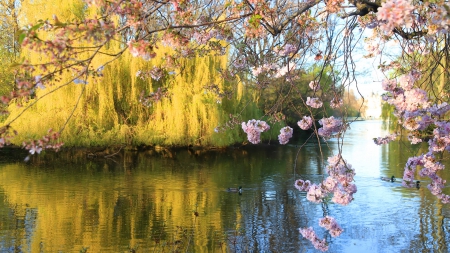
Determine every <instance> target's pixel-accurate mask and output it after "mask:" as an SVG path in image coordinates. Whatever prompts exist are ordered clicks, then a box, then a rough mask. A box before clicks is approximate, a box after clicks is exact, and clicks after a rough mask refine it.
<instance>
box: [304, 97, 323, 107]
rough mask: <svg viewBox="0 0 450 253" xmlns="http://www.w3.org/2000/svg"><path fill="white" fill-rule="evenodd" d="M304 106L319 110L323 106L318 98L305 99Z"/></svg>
mask: <svg viewBox="0 0 450 253" xmlns="http://www.w3.org/2000/svg"><path fill="white" fill-rule="evenodd" d="M306 105H308V106H310V107H312V108H320V107H322V105H323V102H322V101H321V100H320V99H319V98H311V97H307V98H306Z"/></svg>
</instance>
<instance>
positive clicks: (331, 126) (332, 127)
mask: <svg viewBox="0 0 450 253" xmlns="http://www.w3.org/2000/svg"><path fill="white" fill-rule="evenodd" d="M319 124H320V125H322V127H321V128H319V130H318V133H319V135H320V136H322V137H323V138H330V137H331V136H332V135H335V134H337V133H339V132H340V131H341V130H343V128H344V126H343V124H342V121H341V120H339V119H335V118H334V117H333V116H331V117H329V118H323V119H321V120H319Z"/></svg>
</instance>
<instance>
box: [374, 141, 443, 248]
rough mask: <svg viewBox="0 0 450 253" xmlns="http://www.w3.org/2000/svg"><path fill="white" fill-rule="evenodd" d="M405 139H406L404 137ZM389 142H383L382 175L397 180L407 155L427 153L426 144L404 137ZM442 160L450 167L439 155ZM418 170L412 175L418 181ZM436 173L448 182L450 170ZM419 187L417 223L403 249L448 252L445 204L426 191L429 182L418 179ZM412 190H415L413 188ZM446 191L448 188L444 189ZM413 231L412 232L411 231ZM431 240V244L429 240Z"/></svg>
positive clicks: (407, 193) (400, 177)
mask: <svg viewBox="0 0 450 253" xmlns="http://www.w3.org/2000/svg"><path fill="white" fill-rule="evenodd" d="M404 139H406V138H404ZM404 139H402V140H401V141H397V142H391V143H389V144H388V145H384V146H383V147H382V149H383V158H382V159H383V160H384V161H387V162H386V163H385V164H386V165H387V168H386V169H387V172H385V174H386V175H395V176H396V177H397V178H398V180H400V181H401V180H402V177H403V169H404V166H405V163H406V161H407V159H408V157H409V156H415V155H420V154H422V153H426V152H427V146H426V145H413V146H411V145H410V144H408V143H407V141H406V140H404ZM442 161H443V163H444V164H445V166H446V167H447V168H449V167H450V162H449V161H448V159H446V157H442ZM419 170H420V168H418V170H417V171H416V178H417V179H419V180H422V178H420V177H419V173H418V171H419ZM440 176H441V177H442V178H443V179H446V180H447V181H450V173H449V171H448V170H444V171H442V173H441V174H440ZM421 182H422V183H421V187H422V189H420V190H418V192H419V194H418V195H419V197H420V199H421V200H420V201H418V202H419V203H420V205H419V206H418V210H417V212H418V218H419V220H418V222H417V232H416V231H412V236H411V238H412V239H411V241H410V242H409V248H407V249H405V250H406V251H410V250H411V249H412V251H413V252H448V251H449V248H448V245H449V244H450V231H449V224H450V217H446V216H445V214H443V212H444V211H445V210H446V209H448V206H447V205H443V204H442V203H441V202H440V201H439V200H438V199H437V198H436V197H435V196H433V195H432V194H431V193H430V191H429V190H428V189H427V188H426V186H427V185H428V183H429V181H421ZM414 190H415V189H414ZM446 190H448V188H447V189H446ZM402 193H403V195H404V196H405V197H406V198H407V199H409V198H410V197H407V196H408V195H409V190H408V189H404V190H403V191H402ZM414 232H416V233H414ZM430 242H431V243H430Z"/></svg>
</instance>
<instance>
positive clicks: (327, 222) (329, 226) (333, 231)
mask: <svg viewBox="0 0 450 253" xmlns="http://www.w3.org/2000/svg"><path fill="white" fill-rule="evenodd" d="M319 226H321V227H323V228H325V229H326V230H328V231H329V232H330V235H331V236H332V237H338V236H339V235H341V233H342V232H343V231H344V230H343V229H342V228H341V226H339V224H338V223H337V222H336V219H334V218H333V217H331V216H328V215H327V216H325V217H324V218H322V219H320V220H319Z"/></svg>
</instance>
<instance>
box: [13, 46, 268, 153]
mask: <svg viewBox="0 0 450 253" xmlns="http://www.w3.org/2000/svg"><path fill="white" fill-rule="evenodd" d="M164 50H167V49H160V50H159V51H158V54H163V53H164ZM107 60H108V59H107V58H106V57H105V58H104V59H102V58H101V57H100V58H99V59H97V60H96V61H97V62H95V63H94V66H99V63H98V62H104V61H107ZM226 61H227V58H226V56H220V57H218V56H210V57H202V58H193V59H188V60H183V62H182V63H181V65H182V68H181V69H183V71H181V72H180V73H176V74H175V75H174V76H173V77H171V76H169V78H167V79H165V80H160V81H154V80H152V79H146V80H142V79H140V78H138V77H136V76H135V73H136V72H137V71H138V70H140V69H144V70H145V69H149V68H151V67H152V66H159V65H160V64H161V62H160V61H159V60H152V61H150V62H144V61H142V60H141V59H139V58H134V57H131V56H130V55H129V54H125V55H123V56H122V57H121V58H120V59H118V60H117V61H115V62H113V63H111V64H110V65H108V66H107V67H106V68H105V70H104V71H103V74H104V76H103V78H101V79H97V80H92V79H90V80H88V84H87V85H83V84H78V85H76V84H69V85H67V86H65V87H63V88H61V89H59V90H57V91H55V92H54V93H53V94H51V95H49V96H46V97H43V98H41V100H40V101H39V102H38V103H37V104H36V105H34V106H32V107H31V108H30V109H29V110H27V111H26V112H25V113H24V114H23V115H22V116H21V118H19V119H18V120H17V121H15V122H14V124H13V125H12V126H13V128H14V129H16V130H17V131H18V132H19V133H20V134H21V135H20V136H19V137H20V138H17V139H16V140H15V142H16V143H17V142H21V141H22V140H23V137H25V139H28V138H40V137H41V136H43V135H44V134H45V132H46V131H47V130H48V129H49V128H53V129H54V130H59V129H60V128H61V127H62V126H63V125H64V123H65V121H66V120H67V119H68V118H69V117H70V115H71V113H72V110H73V109H74V107H75V106H76V104H77V101H78V97H79V96H80V94H81V93H82V92H83V94H82V95H81V98H80V102H79V104H78V106H77V107H76V109H75V111H74V114H73V116H72V118H71V119H70V121H69V122H68V124H67V126H66V127H65V129H64V131H63V134H62V140H63V141H64V142H65V143H66V145H77V146H91V145H111V144H123V143H126V144H134V145H141V144H147V145H154V144H158V145H205V146H224V145H229V144H232V143H235V142H240V141H243V140H245V136H244V133H243V132H242V130H241V129H240V126H237V127H236V129H234V130H228V131H227V132H225V133H220V134H217V133H215V132H214V129H215V127H217V126H218V125H219V124H223V123H225V122H226V121H227V120H229V116H228V115H229V114H230V113H232V114H234V113H237V112H239V110H241V109H243V108H245V110H244V111H243V114H242V116H243V119H249V118H259V117H260V116H261V113H260V111H259V110H258V108H257V107H256V105H255V103H253V102H251V103H250V104H249V105H246V102H245V101H247V99H248V97H250V96H248V95H246V94H245V93H246V91H245V89H244V87H242V84H241V83H237V84H228V83H226V82H225V81H224V80H223V79H222V78H221V76H220V75H219V74H218V73H217V72H216V69H218V68H219V67H222V68H224V67H225V64H226ZM68 78H70V76H67V77H66V78H63V79H65V80H67V79H68ZM213 83H214V84H217V85H218V86H219V87H220V88H221V89H224V88H225V87H227V88H230V87H231V86H233V87H237V89H236V91H235V93H234V94H235V95H234V98H232V99H231V100H230V101H228V100H227V99H223V100H222V103H217V100H218V97H217V96H216V94H213V93H212V92H207V91H206V90H205V88H204V86H205V85H210V84H213ZM161 86H164V87H168V93H169V97H168V98H163V99H162V100H161V101H159V102H155V103H153V104H152V106H150V107H146V106H144V105H143V104H142V103H141V102H140V101H139V96H140V93H141V92H142V91H145V92H146V93H147V94H148V93H150V92H155V91H156V90H157V88H158V87H161ZM57 87H58V86H53V87H48V88H46V89H45V90H38V91H37V97H41V96H42V95H43V94H46V93H47V92H49V91H50V90H52V89H55V88H57ZM83 88H85V90H84V91H83ZM33 101H34V100H32V101H30V103H31V102H33ZM26 105H27V104H25V105H24V106H26ZM23 108H24V107H22V108H17V107H16V105H11V106H10V111H11V115H10V117H9V119H11V118H13V117H15V116H16V115H17V114H18V113H20V112H21V111H22V109H23Z"/></svg>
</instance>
